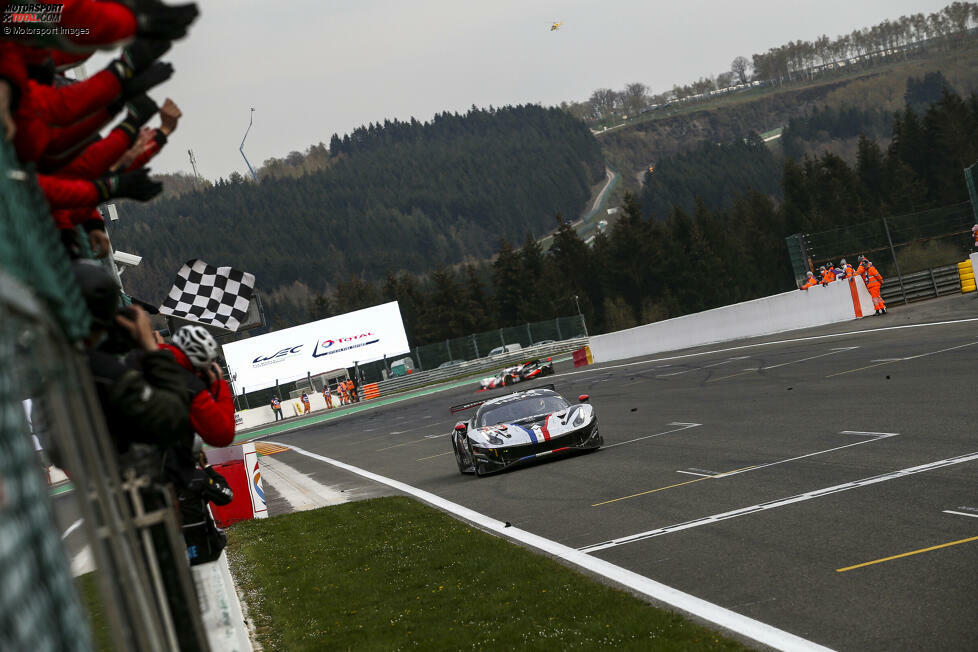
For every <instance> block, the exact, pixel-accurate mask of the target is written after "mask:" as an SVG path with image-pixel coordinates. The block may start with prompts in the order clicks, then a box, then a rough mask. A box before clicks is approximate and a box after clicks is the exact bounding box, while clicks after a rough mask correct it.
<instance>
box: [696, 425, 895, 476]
mask: <svg viewBox="0 0 978 652" xmlns="http://www.w3.org/2000/svg"><path fill="white" fill-rule="evenodd" d="M839 434H842V435H854V434H859V435H868V434H876V435H880V436H879V437H874V438H873V439H864V440H863V441H857V442H856V443H855V444H846V445H845V446H836V447H835V448H828V449H826V450H824V451H816V452H814V453H807V454H805V455H798V456H797V457H789V458H788V459H786V460H778V461H777V462H768V463H766V464H758V465H757V466H749V467H747V468H746V469H740V470H739V471H730V472H729V473H718V474H716V475H713V476H711V477H713V478H729V477H730V476H732V475H740V474H741V473H752V472H754V471H759V470H761V469H766V468H768V467H769V466H778V465H779V464H787V463H788V462H797V461H798V460H803V459H805V458H806V457H815V456H816V455H824V454H825V453H834V452H835V451H840V450H842V449H844V448H852V447H853V446H862V445H863V444H870V443H872V442H874V441H880V440H881V439H888V438H890V437H897V436H898V435H899V433H896V432H894V433H868V432H860V433H852V432H849V431H843V432H841V433H839Z"/></svg>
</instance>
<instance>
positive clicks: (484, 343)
mask: <svg viewBox="0 0 978 652" xmlns="http://www.w3.org/2000/svg"><path fill="white" fill-rule="evenodd" d="M586 334H587V333H586V329H585V326H584V318H583V317H582V316H580V315H574V316H573V317H560V318H558V319H551V320H548V321H539V322H534V323H532V324H523V325H521V326H511V327H509V328H499V329H496V330H491V331H485V332H482V333H474V334H472V335H466V336H464V337H457V338H455V339H452V340H445V341H444V342H437V343H433V344H425V345H424V346H419V347H416V348H414V349H413V350H412V351H411V358H412V360H413V361H414V364H415V367H416V368H418V369H419V370H421V371H424V370H430V369H435V368H437V367H438V366H439V365H441V364H444V363H446V362H452V361H453V360H463V361H464V360H475V359H477V358H484V357H486V356H487V355H490V354H491V353H493V351H494V349H498V348H500V347H503V346H510V345H513V344H518V345H519V346H521V347H527V346H531V345H533V344H540V343H541V342H548V341H553V342H559V341H560V340H568V339H571V338H574V337H582V336H584V335H586ZM496 353H499V351H496Z"/></svg>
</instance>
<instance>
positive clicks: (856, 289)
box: [589, 276, 874, 363]
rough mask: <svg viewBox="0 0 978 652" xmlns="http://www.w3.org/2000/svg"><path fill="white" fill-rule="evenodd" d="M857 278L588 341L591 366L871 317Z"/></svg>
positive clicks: (868, 301)
mask: <svg viewBox="0 0 978 652" xmlns="http://www.w3.org/2000/svg"><path fill="white" fill-rule="evenodd" d="M873 314H874V310H873V299H872V297H870V295H869V291H868V290H867V289H866V285H865V283H864V282H863V280H862V278H861V277H858V276H857V277H854V278H852V279H849V280H848V281H846V280H840V281H836V282H834V283H829V284H828V285H826V286H816V287H813V288H811V289H809V290H795V291H793V292H785V293H784V294H776V295H774V296H770V297H764V298H762V299H755V300H753V301H747V302H744V303H737V304H734V305H731V306H724V307H722V308H714V309H713V310H707V311H705V312H698V313H695V314H692V315H684V316H682V317H676V318H674V319H667V320H665V321H660V322H655V323H652V324H646V325H645V326H638V327H636V328H630V329H628V330H624V331H618V332H615V333H608V334H606V335H596V336H593V337H591V340H590V343H589V346H590V348H591V354H592V356H593V359H594V362H596V363H598V362H610V361H612V360H623V359H625V358H635V357H638V356H643V355H654V354H656V353H662V352H664V351H676V350H681V349H687V348H691V347H695V346H702V345H705V344H716V343H718V342H729V341H731V340H739V339H745V338H750V337H759V336H762V335H773V334H775V333H784V332H786V331H793V330H799V329H802V328H812V327H814V326H825V325H827V324H835V323H839V322H844V321H850V320H852V319H858V318H860V317H863V316H866V315H873Z"/></svg>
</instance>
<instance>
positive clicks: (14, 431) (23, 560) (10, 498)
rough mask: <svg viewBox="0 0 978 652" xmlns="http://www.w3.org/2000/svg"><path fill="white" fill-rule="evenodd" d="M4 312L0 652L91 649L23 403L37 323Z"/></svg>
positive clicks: (0, 336) (0, 324)
mask: <svg viewBox="0 0 978 652" xmlns="http://www.w3.org/2000/svg"><path fill="white" fill-rule="evenodd" d="M0 306H2V304H0ZM2 308H3V309H7V311H6V312H5V314H4V316H3V317H2V318H0V586H2V587H3V590H2V591H0V650H37V651H42V650H52V651H53V650H88V649H91V643H90V636H89V633H88V627H87V624H86V620H85V617H84V615H83V612H82V610H81V608H80V606H79V602H78V598H77V595H76V593H75V589H74V586H73V584H72V578H71V572H70V569H69V566H68V562H67V559H66V558H65V553H64V550H63V549H62V546H61V537H60V536H59V534H58V530H57V528H56V527H55V525H54V520H53V516H52V510H51V502H50V500H49V499H48V487H47V483H46V481H45V479H44V477H43V474H42V473H43V472H42V467H41V463H40V460H39V458H38V455H37V454H36V453H35V451H34V450H33V446H32V445H31V434H30V433H31V431H30V429H29V426H28V423H27V421H26V413H25V409H24V404H23V402H22V400H21V399H22V398H24V397H25V396H24V391H25V390H24V387H25V385H24V383H25V380H26V379H25V378H24V377H23V376H24V375H27V374H25V373H24V372H28V373H36V371H37V370H36V369H32V368H31V365H30V364H25V363H28V362H29V361H27V360H25V358H26V357H29V351H27V350H25V349H24V348H23V345H22V344H21V343H22V342H23V341H24V333H25V332H28V331H27V329H28V328H29V326H30V325H29V324H26V323H20V322H18V320H17V319H16V318H15V316H14V315H12V314H11V313H10V312H9V308H8V307H7V306H2ZM34 377H35V379H36V378H37V376H34ZM35 397H36V394H35Z"/></svg>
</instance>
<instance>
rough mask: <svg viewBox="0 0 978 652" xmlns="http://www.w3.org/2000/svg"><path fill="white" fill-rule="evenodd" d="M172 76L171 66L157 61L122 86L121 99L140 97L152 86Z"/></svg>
mask: <svg viewBox="0 0 978 652" xmlns="http://www.w3.org/2000/svg"><path fill="white" fill-rule="evenodd" d="M172 76H173V64H169V63H163V62H162V61H157V62H156V63H154V64H152V65H151V66H150V67H149V68H147V69H146V70H144V71H143V72H141V73H139V74H138V75H136V76H135V77H133V78H132V79H130V80H129V81H126V82H123V84H122V96H123V98H126V99H128V98H130V97H135V96H137V95H142V94H143V93H145V92H146V91H148V90H149V89H151V88H153V87H154V86H158V85H159V84H162V83H163V82H165V81H166V80H167V79H169V78H170V77H172Z"/></svg>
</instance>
